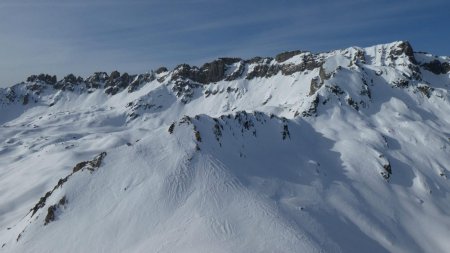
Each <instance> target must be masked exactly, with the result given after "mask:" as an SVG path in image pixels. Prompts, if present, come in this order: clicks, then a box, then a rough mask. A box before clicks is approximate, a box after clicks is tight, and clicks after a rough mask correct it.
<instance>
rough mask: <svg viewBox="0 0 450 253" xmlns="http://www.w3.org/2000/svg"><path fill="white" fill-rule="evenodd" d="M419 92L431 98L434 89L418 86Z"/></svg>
mask: <svg viewBox="0 0 450 253" xmlns="http://www.w3.org/2000/svg"><path fill="white" fill-rule="evenodd" d="M417 90H418V91H420V92H421V93H422V94H423V95H425V96H426V97H428V98H430V97H431V92H433V90H434V89H433V88H432V87H430V86H428V85H422V86H417Z"/></svg>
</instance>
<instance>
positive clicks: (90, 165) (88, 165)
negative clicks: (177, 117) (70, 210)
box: [30, 152, 106, 217]
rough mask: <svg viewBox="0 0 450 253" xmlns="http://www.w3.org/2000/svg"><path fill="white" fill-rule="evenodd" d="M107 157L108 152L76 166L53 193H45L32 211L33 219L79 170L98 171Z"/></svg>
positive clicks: (54, 188)
mask: <svg viewBox="0 0 450 253" xmlns="http://www.w3.org/2000/svg"><path fill="white" fill-rule="evenodd" d="M105 156H106V152H102V153H100V154H99V155H97V156H96V157H94V159H92V160H91V161H85V162H80V163H78V164H77V165H75V167H74V168H73V170H72V173H70V174H69V175H67V176H66V177H65V178H61V179H60V180H59V181H58V183H57V184H56V185H55V187H53V189H52V190H51V191H48V192H47V193H45V195H44V196H43V197H41V198H40V199H39V201H38V203H37V204H36V205H35V206H34V207H33V208H31V209H30V212H31V217H33V215H35V214H36V212H37V211H38V210H39V209H41V208H42V207H44V206H45V203H46V201H47V199H48V198H49V197H50V196H51V195H52V193H53V192H54V191H55V190H56V189H58V188H59V187H62V185H63V184H64V183H65V182H67V180H68V179H69V178H70V177H71V176H72V175H73V174H74V173H76V172H77V171H79V170H84V169H87V170H90V171H94V170H96V169H98V168H99V167H100V166H101V164H102V161H103V159H104V158H105ZM61 202H62V203H65V202H66V200H65V198H64V200H60V203H61Z"/></svg>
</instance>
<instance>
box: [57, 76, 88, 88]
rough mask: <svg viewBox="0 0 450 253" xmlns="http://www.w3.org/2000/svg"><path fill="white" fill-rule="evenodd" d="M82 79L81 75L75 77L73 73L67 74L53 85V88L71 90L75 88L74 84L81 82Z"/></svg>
mask: <svg viewBox="0 0 450 253" xmlns="http://www.w3.org/2000/svg"><path fill="white" fill-rule="evenodd" d="M83 81H84V80H83V78H82V77H76V76H75V75H74V74H68V75H67V76H65V77H64V78H63V79H62V80H59V81H58V82H57V83H56V84H55V85H54V88H55V89H60V90H69V91H73V90H74V89H75V86H77V85H79V84H81V83H82V82H83Z"/></svg>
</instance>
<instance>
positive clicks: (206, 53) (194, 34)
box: [0, 0, 450, 86]
mask: <svg viewBox="0 0 450 253" xmlns="http://www.w3.org/2000/svg"><path fill="white" fill-rule="evenodd" d="M449 13H450V1H448V0H427V1H424V0H370V1H369V0H323V1H321V0H316V1H313V0H296V1H294V0H278V1H264V0H261V1H256V0H254V1H249V0H239V1H235V0H209V1H206V0H184V1H182V0H175V1H170V0H166V1H163V0H154V1H151V0H149V1H142V0H127V1H126V0H120V1H119V0H109V1H106V0H77V1H68V0H40V1H36V0H1V1H0V85H1V86H6V85H8V86H9V85H11V84H14V83H17V82H20V81H22V80H24V79H25V78H26V77H27V76H29V75H31V74H38V73H50V74H56V75H57V76H58V78H61V77H63V76H64V75H66V74H68V73H74V74H77V75H81V76H84V77H85V76H87V75H89V74H90V73H92V72H94V71H107V72H110V71H112V70H115V69H117V70H119V71H121V72H123V71H127V72H129V73H142V72H146V71H149V70H150V69H155V68H157V67H159V66H163V65H164V66H167V67H169V68H172V67H174V66H175V65H177V64H179V63H188V64H193V65H201V64H202V63H204V62H206V61H210V60H213V59H215V58H217V57H222V56H236V57H242V58H248V57H253V56H273V55H275V54H277V53H279V52H282V51H286V50H294V49H301V50H310V51H314V52H318V51H328V50H332V49H338V48H345V47H349V46H370V45H374V44H379V43H386V42H392V41H396V40H409V41H410V42H411V43H412V45H413V47H414V49H415V50H416V51H427V52H431V53H433V54H438V55H450V47H449V41H450V27H449V24H450V15H449Z"/></svg>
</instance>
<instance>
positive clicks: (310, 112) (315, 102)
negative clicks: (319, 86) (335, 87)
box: [302, 96, 320, 117]
mask: <svg viewBox="0 0 450 253" xmlns="http://www.w3.org/2000/svg"><path fill="white" fill-rule="evenodd" d="M319 101H320V99H319V96H316V97H315V98H314V100H313V101H312V102H311V106H310V107H309V109H308V110H307V111H303V112H302V116H303V117H311V116H316V114H317V106H318V105H319Z"/></svg>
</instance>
